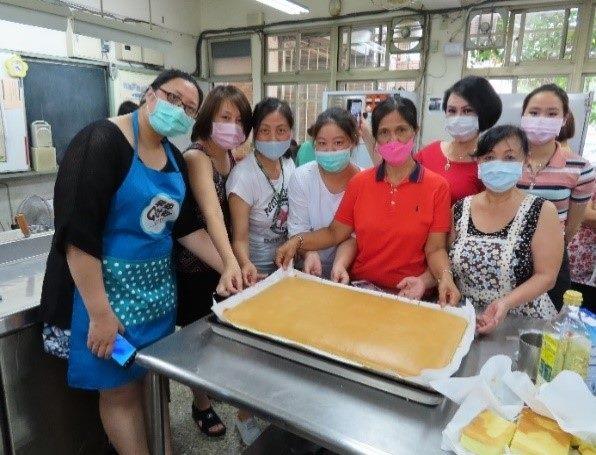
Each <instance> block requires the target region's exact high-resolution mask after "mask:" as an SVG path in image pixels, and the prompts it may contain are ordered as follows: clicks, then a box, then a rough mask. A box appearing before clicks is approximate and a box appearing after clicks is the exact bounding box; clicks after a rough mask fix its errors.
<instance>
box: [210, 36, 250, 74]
mask: <svg viewBox="0 0 596 455" xmlns="http://www.w3.org/2000/svg"><path fill="white" fill-rule="evenodd" d="M211 59H212V68H211V70H212V71H213V75H214V76H228V75H239V74H251V73H252V66H251V49H250V39H240V40H232V41H215V42H212V43H211Z"/></svg>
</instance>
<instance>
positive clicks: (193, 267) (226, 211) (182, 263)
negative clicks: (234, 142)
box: [176, 142, 236, 273]
mask: <svg viewBox="0 0 596 455" xmlns="http://www.w3.org/2000/svg"><path fill="white" fill-rule="evenodd" d="M189 150H199V151H201V152H203V153H205V154H207V152H206V151H205V148H204V147H203V145H202V144H200V143H198V142H193V143H192V144H190V146H189V147H188V148H187V149H186V150H185V151H184V153H186V152H188V151H189ZM227 153H228V158H229V160H230V172H231V170H232V168H233V167H234V165H235V164H236V159H235V158H234V155H232V151H231V150H228V152H227ZM211 166H212V169H213V184H214V185H215V191H216V193H217V199H218V201H219V205H220V207H221V211H222V212H223V216H224V222H225V224H226V229H227V231H228V237H229V236H230V229H231V218H230V207H229V205H228V199H227V197H226V181H227V180H228V175H229V173H228V175H223V174H220V173H219V172H218V171H217V169H216V168H215V165H214V164H213V163H211ZM194 209H195V214H196V216H197V217H198V218H199V220H201V224H202V225H204V226H206V222H205V219H204V217H203V213H202V212H201V209H200V207H199V205H198V203H195V206H194ZM178 245H179V246H178V247H177V248H176V267H177V269H178V270H179V271H181V272H185V273H197V272H206V271H210V270H212V269H211V267H209V266H208V265H207V264H205V263H204V262H203V261H201V260H200V259H199V258H197V257H196V256H195V255H194V254H192V253H191V252H190V251H188V250H187V249H186V248H184V247H182V246H181V245H180V244H178Z"/></svg>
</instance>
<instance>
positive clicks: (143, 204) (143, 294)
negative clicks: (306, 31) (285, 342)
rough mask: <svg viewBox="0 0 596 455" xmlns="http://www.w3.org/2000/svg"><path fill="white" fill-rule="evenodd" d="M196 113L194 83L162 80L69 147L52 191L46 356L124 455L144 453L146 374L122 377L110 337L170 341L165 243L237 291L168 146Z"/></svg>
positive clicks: (140, 342)
mask: <svg viewBox="0 0 596 455" xmlns="http://www.w3.org/2000/svg"><path fill="white" fill-rule="evenodd" d="M200 102H201V90H200V89H199V87H198V85H197V83H196V81H195V80H194V79H193V78H192V76H190V75H189V74H187V73H184V72H182V71H179V70H167V71H164V72H163V73H161V74H160V75H159V76H158V77H157V78H156V79H155V80H154V81H153V83H152V84H151V86H150V87H149V89H148V90H147V93H146V95H145V98H144V103H143V104H142V105H141V106H140V107H139V109H138V110H136V111H135V112H133V113H132V114H128V115H124V116H119V117H114V118H111V119H108V120H100V121H97V122H95V123H92V124H91V125H89V126H87V127H86V128H84V129H83V130H82V131H80V132H79V133H78V134H77V135H76V136H75V138H74V139H73V140H72V141H71V143H70V145H69V147H68V150H67V151H66V154H65V157H64V159H63V161H62V164H61V166H60V170H59V172H58V176H57V180H56V186H55V194H54V207H55V226H56V230H55V234H54V239H53V242H52V248H51V251H50V254H49V257H48V263H47V268H46V276H45V279H44V286H43V291H42V298H41V314H42V317H43V321H44V322H45V325H44V330H43V339H44V347H45V349H46V350H47V351H48V352H50V353H52V354H54V355H57V356H59V357H62V358H65V359H67V360H68V384H69V385H70V386H71V387H74V388H80V389H87V390H97V391H99V411H100V415H101V420H102V423H103V426H104V429H105V431H106V433H107V435H108V437H109V439H110V441H111V443H112V444H113V445H114V447H115V449H116V450H117V451H118V453H120V454H122V455H127V454H148V453H149V449H148V443H147V434H146V431H145V428H146V422H145V417H144V411H143V395H144V390H143V381H144V378H145V376H146V371H145V370H144V369H143V368H141V367H139V366H137V365H134V364H133V365H132V366H131V367H129V368H123V367H122V366H120V365H119V364H118V363H116V362H115V361H114V360H111V354H112V350H113V348H114V343H115V340H116V338H117V336H122V337H123V338H125V339H126V340H127V341H128V342H129V343H130V344H132V345H133V346H134V347H135V348H136V349H137V350H138V349H141V348H143V347H145V346H147V345H149V344H152V343H154V342H155V341H157V340H159V339H161V338H163V337H165V336H167V335H169V334H170V333H172V332H173V331H174V324H175V320H176V285H175V277H174V273H173V266H172V260H171V256H172V249H173V243H174V241H177V242H180V243H181V244H182V245H184V247H185V248H187V249H188V250H190V251H191V252H193V254H195V255H196V256H198V257H199V258H201V259H202V260H203V261H205V262H206V263H207V264H209V265H210V266H211V267H213V268H214V269H216V270H218V271H220V272H222V273H223V274H222V279H221V282H220V285H219V286H218V287H219V290H220V291H221V292H222V293H224V294H226V293H229V292H234V291H236V290H237V289H238V288H237V287H235V286H233V285H232V283H231V281H232V280H231V279H230V278H231V276H232V274H231V273H230V271H229V270H224V266H223V262H222V260H221V258H220V256H219V254H218V253H217V251H216V250H215V248H214V247H213V244H212V243H211V240H210V238H209V236H208V234H207V233H206V232H205V230H204V229H203V228H204V225H202V224H201V222H200V220H199V219H198V218H197V217H196V214H195V212H194V210H193V203H192V194H191V192H190V191H187V185H188V182H187V171H186V164H185V161H184V159H183V158H182V155H181V154H180V152H179V151H178V150H177V149H176V148H175V147H174V146H173V145H172V144H171V143H170V142H169V140H168V139H167V138H168V137H172V136H177V135H180V134H185V133H187V132H188V131H189V129H190V128H191V126H192V124H193V119H194V117H195V116H196V115H197V110H198V108H199V104H200ZM165 415H166V416H167V415H168V413H167V412H166V413H165ZM166 449H167V452H168V453H171V451H172V450H171V443H170V440H169V438H168V439H167V441H166Z"/></svg>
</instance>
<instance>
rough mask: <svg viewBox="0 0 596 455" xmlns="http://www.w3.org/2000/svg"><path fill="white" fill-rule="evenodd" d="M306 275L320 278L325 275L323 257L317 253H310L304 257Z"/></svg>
mask: <svg viewBox="0 0 596 455" xmlns="http://www.w3.org/2000/svg"><path fill="white" fill-rule="evenodd" d="M304 273H308V274H309V275H314V276H318V277H320V276H321V275H322V274H323V266H322V265H321V257H320V256H319V253H317V252H316V251H309V252H308V253H306V255H305V256H304Z"/></svg>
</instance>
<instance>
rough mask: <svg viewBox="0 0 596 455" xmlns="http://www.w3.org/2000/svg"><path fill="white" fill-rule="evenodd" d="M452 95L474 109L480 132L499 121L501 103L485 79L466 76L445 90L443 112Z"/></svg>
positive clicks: (501, 109)
mask: <svg viewBox="0 0 596 455" xmlns="http://www.w3.org/2000/svg"><path fill="white" fill-rule="evenodd" d="M452 93H455V94H456V95H458V96H461V97H462V98H463V99H465V100H466V101H467V102H468V103H469V104H470V106H472V107H473V108H474V112H475V113H476V115H477V116H478V129H479V130H480V132H482V131H485V130H487V129H489V128H490V127H492V126H494V125H495V123H497V122H498V121H499V118H500V117H501V112H502V111H503V103H502V102H501V98H500V97H499V95H498V94H497V92H496V91H495V89H494V88H493V86H492V85H491V83H490V82H488V81H487V80H486V79H485V78H483V77H479V76H466V77H464V78H463V79H460V80H459V81H457V82H456V83H455V84H453V85H452V86H451V87H449V88H448V89H447V90H445V94H444V95H443V112H447V102H448V100H449V97H450V96H451V94H452Z"/></svg>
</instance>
